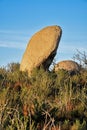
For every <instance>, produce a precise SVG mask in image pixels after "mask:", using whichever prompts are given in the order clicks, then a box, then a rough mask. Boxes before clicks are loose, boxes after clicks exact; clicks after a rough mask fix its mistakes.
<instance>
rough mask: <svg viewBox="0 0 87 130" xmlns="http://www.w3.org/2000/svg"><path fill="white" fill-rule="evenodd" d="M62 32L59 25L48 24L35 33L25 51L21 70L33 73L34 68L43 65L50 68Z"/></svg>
mask: <svg viewBox="0 0 87 130" xmlns="http://www.w3.org/2000/svg"><path fill="white" fill-rule="evenodd" d="M61 34H62V30H61V28H60V27H59V26H48V27H46V28H43V29H42V30H40V31H39V32H37V33H35V34H34V35H33V36H32V38H31V39H30V41H29V43H28V45H27V48H26V50H25V52H24V55H23V58H22V61H21V64H20V70H21V71H26V70H27V71H28V73H31V72H32V70H33V68H36V67H39V66H41V65H43V67H44V68H45V69H48V68H49V66H50V64H51V63H52V61H53V59H54V56H55V55H56V51H57V48H58V45H59V41H60V38H61Z"/></svg>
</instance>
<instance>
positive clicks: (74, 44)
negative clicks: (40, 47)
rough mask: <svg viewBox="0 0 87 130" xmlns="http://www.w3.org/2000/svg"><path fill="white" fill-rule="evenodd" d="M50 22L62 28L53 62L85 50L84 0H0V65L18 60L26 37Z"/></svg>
mask: <svg viewBox="0 0 87 130" xmlns="http://www.w3.org/2000/svg"><path fill="white" fill-rule="evenodd" d="M50 25H59V26H61V28H62V31H63V34H62V38H61V41H60V44H59V47H58V51H57V55H56V58H55V59H56V62H57V61H61V60H65V59H72V57H73V55H74V54H75V53H76V49H78V50H79V51H81V52H83V51H85V52H87V0H0V66H3V65H4V66H6V65H7V64H8V63H11V62H19V63H20V62H21V59H22V56H23V53H24V51H25V48H26V45H27V43H28V41H29V39H30V37H31V36H32V35H33V34H34V33H35V32H37V31H39V30H40V29H42V28H44V27H45V26H50Z"/></svg>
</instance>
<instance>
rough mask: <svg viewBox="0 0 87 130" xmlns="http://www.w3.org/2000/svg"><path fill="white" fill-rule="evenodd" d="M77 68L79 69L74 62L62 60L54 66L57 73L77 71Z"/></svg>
mask: <svg viewBox="0 0 87 130" xmlns="http://www.w3.org/2000/svg"><path fill="white" fill-rule="evenodd" d="M79 68H80V67H79V65H78V64H77V63H76V62H75V61H72V60H64V61H61V62H59V63H57V64H56V65H55V66H54V70H55V71H58V70H59V69H64V70H67V71H79Z"/></svg>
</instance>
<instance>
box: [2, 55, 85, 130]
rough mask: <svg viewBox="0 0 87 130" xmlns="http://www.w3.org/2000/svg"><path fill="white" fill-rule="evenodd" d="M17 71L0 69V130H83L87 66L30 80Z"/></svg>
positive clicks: (41, 71)
mask: <svg viewBox="0 0 87 130" xmlns="http://www.w3.org/2000/svg"><path fill="white" fill-rule="evenodd" d="M75 58H78V57H75ZM83 61H84V60H83ZM19 67H20V65H19V64H18V63H12V64H9V65H8V66H7V67H6V68H0V130H1V129H2V130H87V64H85V67H84V68H83V66H81V70H80V71H79V72H77V73H75V74H73V75H71V74H70V73H68V72H67V71H65V70H59V71H58V72H54V71H51V72H48V71H45V70H44V69H43V67H41V68H39V69H38V68H36V69H34V70H33V72H32V75H31V77H28V73H27V72H21V71H20V70H19Z"/></svg>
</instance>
